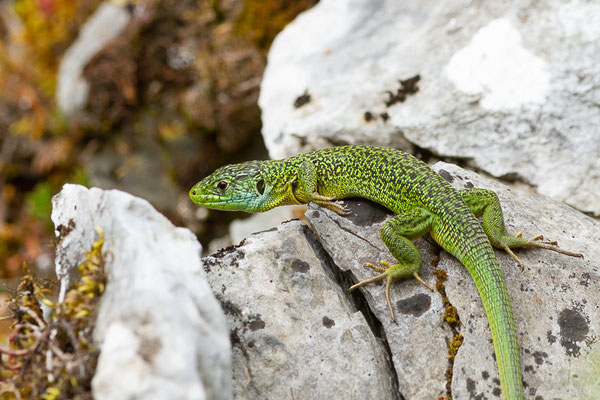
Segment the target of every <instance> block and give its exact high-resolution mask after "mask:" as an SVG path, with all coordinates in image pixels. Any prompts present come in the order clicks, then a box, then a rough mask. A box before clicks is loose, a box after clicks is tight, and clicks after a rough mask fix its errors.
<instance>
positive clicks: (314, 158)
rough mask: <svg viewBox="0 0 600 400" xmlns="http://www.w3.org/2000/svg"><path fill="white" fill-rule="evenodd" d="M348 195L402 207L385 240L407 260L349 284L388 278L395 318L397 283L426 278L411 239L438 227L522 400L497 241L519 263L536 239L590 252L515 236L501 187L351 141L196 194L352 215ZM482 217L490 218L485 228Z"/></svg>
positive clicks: (258, 165) (234, 173)
mask: <svg viewBox="0 0 600 400" xmlns="http://www.w3.org/2000/svg"><path fill="white" fill-rule="evenodd" d="M349 197H362V198H366V199H369V200H371V201H374V202H376V203H379V204H381V205H383V206H385V207H387V208H388V209H390V210H392V211H393V212H394V213H396V214H397V215H396V216H395V217H393V218H391V219H390V220H388V221H387V222H386V223H385V224H384V226H383V228H382V230H381V237H382V239H383V241H384V243H385V244H386V246H387V247H388V249H389V250H390V252H391V253H392V255H393V256H394V257H395V258H396V259H397V260H398V262H399V263H398V264H395V265H390V264H388V263H386V262H383V261H382V262H380V263H381V264H382V267H378V266H374V265H372V264H368V265H367V266H368V267H370V268H372V269H374V270H376V271H378V272H380V274H379V275H377V276H375V277H373V278H371V279H368V280H366V281H363V282H360V283H358V284H356V285H354V286H353V287H351V288H350V290H353V289H355V288H357V287H360V286H363V285H366V284H368V283H371V282H374V281H377V280H380V279H386V280H387V285H386V298H387V302H388V307H389V309H390V313H391V315H392V319H395V317H394V311H393V308H392V304H391V301H390V297H389V288H390V284H391V282H392V281H394V280H396V279H401V278H405V277H410V276H414V277H416V278H418V279H419V280H420V278H419V276H418V272H419V270H420V268H421V263H422V261H421V256H420V254H419V252H418V250H417V248H416V247H415V245H414V244H413V243H412V240H414V239H416V238H419V237H421V236H423V235H425V234H426V233H429V234H431V236H432V237H433V238H434V239H435V241H436V242H438V243H439V244H440V246H442V247H443V248H444V250H446V251H447V252H449V253H450V254H452V255H453V256H455V257H456V258H458V259H459V260H460V261H461V262H462V263H463V264H464V265H465V267H466V268H467V270H468V271H469V273H470V274H471V277H472V278H473V280H474V281H475V286H476V287H477V290H478V291H479V295H480V297H481V300H482V302H483V306H484V308H485V311H486V313H487V317H488V321H489V325H490V329H491V332H492V339H493V343H494V349H495V352H496V360H497V363H498V370H499V374H500V384H501V387H502V398H503V399H511V400H513V399H522V398H523V385H522V378H521V367H520V360H519V346H518V343H517V335H516V332H515V324H514V319H513V314H512V309H511V305H510V298H509V296H508V291H507V288H506V284H505V282H504V278H503V275H502V272H501V270H500V267H499V265H498V261H497V260H496V256H495V254H494V250H493V249H492V246H491V245H494V246H495V247H498V248H501V249H504V250H506V251H508V252H509V253H510V254H511V255H512V256H513V257H515V259H516V260H517V261H519V260H518V258H516V256H515V255H514V253H512V251H511V250H510V249H511V248H517V247H527V246H534V247H542V248H546V249H550V250H554V251H557V252H560V253H563V254H567V255H571V256H576V257H581V255H580V254H576V253H570V252H567V251H564V250H561V249H559V248H558V247H556V246H555V244H556V243H555V242H541V241H538V239H541V237H536V238H533V239H523V238H521V237H520V236H508V235H506V231H505V228H504V218H503V215H502V210H501V208H500V203H499V201H498V197H497V196H496V194H495V193H494V192H491V191H489V190H483V189H466V190H461V191H457V190H455V189H454V188H452V187H451V186H450V185H449V184H448V183H447V182H446V181H445V180H444V179H443V178H441V177H440V176H439V175H438V174H436V173H435V172H434V171H433V170H432V169H431V168H429V166H427V164H425V163H423V162H422V161H420V160H418V159H416V158H415V157H413V156H411V155H410V154H406V153H404V152H402V151H399V150H395V149H389V148H377V147H370V146H343V147H336V148H330V149H325V150H318V151H314V152H312V153H307V154H301V155H297V156H295V157H291V158H287V159H284V160H269V161H250V162H246V163H242V164H236V165H227V166H224V167H221V168H219V169H217V170H216V171H215V172H214V173H213V174H211V175H210V176H208V177H207V178H205V179H203V180H202V181H201V182H199V183H198V184H196V185H195V186H194V187H193V188H192V189H191V190H190V198H191V199H192V200H193V201H194V202H195V203H196V204H198V205H201V206H205V207H208V208H212V209H217V210H240V211H247V212H261V211H267V210H270V209H272V208H274V207H277V206H280V205H290V204H305V203H308V202H311V201H312V202H314V203H316V204H319V205H321V206H323V207H327V208H329V209H331V210H333V211H335V212H337V213H339V214H341V215H343V214H345V213H346V209H345V208H344V207H343V206H342V205H341V204H339V203H337V202H336V201H335V200H338V199H343V198H349ZM478 216H483V228H482V225H481V224H480V223H479V221H478V220H477V218H476V217H478ZM490 243H491V245H490ZM519 264H521V262H520V261H519ZM521 265H522V264H521ZM421 282H422V281H421Z"/></svg>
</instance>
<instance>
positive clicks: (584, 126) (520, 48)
mask: <svg viewBox="0 0 600 400" xmlns="http://www.w3.org/2000/svg"><path fill="white" fill-rule="evenodd" d="M599 18H600V4H598V2H595V1H572V2H564V1H559V0H551V1H546V2H542V3H535V4H533V3H523V2H517V1H512V2H505V1H491V2H486V3H485V5H481V4H479V3H477V4H475V3H470V2H465V1H461V0H451V1H446V2H443V3H439V2H434V1H420V2H415V3H406V2H398V1H396V0H335V1H333V0H323V1H321V2H319V4H318V5H316V6H315V7H314V8H312V9H310V10H308V11H306V12H304V13H303V14H301V15H300V16H298V17H297V18H296V20H295V21H294V22H293V23H291V24H289V25H288V26H287V28H286V29H285V30H284V31H283V32H282V33H280V34H279V36H278V37H277V38H276V40H275V41H274V43H273V45H272V47H271V50H270V53H269V59H268V64H267V69H266V71H265V76H264V81H263V83H262V87H261V95H260V100H259V104H260V106H261V108H262V111H263V114H262V115H263V135H264V138H265V143H266V145H267V147H268V149H269V152H270V155H271V157H273V158H281V157H287V156H290V155H294V154H297V153H298V152H306V151H310V150H314V149H316V148H321V147H327V146H331V145H339V144H348V143H349V144H375V145H386V146H393V147H397V148H404V149H409V148H410V146H411V144H414V145H417V146H419V147H421V148H425V149H428V150H429V151H431V152H433V153H435V154H437V155H439V156H442V157H460V158H465V159H470V160H472V162H473V163H474V164H475V165H476V166H477V167H479V168H481V169H483V170H485V171H486V172H488V173H490V174H492V175H494V176H496V177H507V178H510V179H516V180H519V181H522V182H525V183H528V184H531V185H534V186H537V188H538V190H539V192H540V193H542V194H545V195H548V196H550V197H553V198H554V199H556V200H559V201H563V202H566V203H568V204H570V205H572V206H574V207H576V208H578V209H580V210H582V211H586V212H592V213H594V214H596V215H600V172H598V171H600V161H599V160H600V159H599V158H598V154H599V153H600V130H599V129H600V128H599V126H600V113H599V112H598V110H599V104H600V70H599V69H600V67H599V64H598V63H597V54H599V53H600V29H598V24H597V21H598V19H599ZM416 75H420V78H421V79H420V81H419V82H418V84H417V86H416V87H412V88H411V87H410V86H411V84H410V82H404V85H401V84H400V83H399V80H406V79H407V78H410V77H413V76H416ZM415 90H416V92H415ZM386 92H387V93H386Z"/></svg>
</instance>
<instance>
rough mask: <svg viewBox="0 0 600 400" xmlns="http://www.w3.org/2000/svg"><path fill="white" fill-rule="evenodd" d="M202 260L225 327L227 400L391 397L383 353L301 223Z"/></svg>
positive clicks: (256, 236) (394, 392)
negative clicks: (229, 367) (229, 352)
mask: <svg viewBox="0 0 600 400" xmlns="http://www.w3.org/2000/svg"><path fill="white" fill-rule="evenodd" d="M203 263H204V268H205V270H206V271H207V276H208V279H209V282H210V284H211V286H212V288H213V290H214V292H215V293H216V296H217V298H218V299H219V301H220V302H221V304H222V305H223V308H224V310H225V314H226V317H227V322H228V325H229V329H230V334H231V340H232V344H233V393H234V397H235V398H239V399H264V398H271V399H283V398H297V399H334V398H346V399H396V398H398V397H397V393H398V392H397V388H395V389H394V372H393V370H390V365H389V364H388V362H387V361H386V354H387V353H386V348H385V346H384V345H383V344H382V343H381V341H380V340H378V339H377V338H376V337H375V336H374V335H373V333H372V331H371V329H370V328H369V325H368V324H367V322H366V320H365V318H364V316H363V315H362V314H361V313H360V312H358V311H357V310H356V308H355V306H354V304H353V302H352V301H351V298H350V296H348V293H347V292H346V290H345V286H343V285H342V286H340V284H339V283H338V282H337V280H336V277H335V276H334V273H333V271H332V270H331V265H330V263H329V261H328V257H327V255H326V254H325V253H324V251H323V249H322V248H321V246H320V245H319V242H318V241H317V240H316V238H315V237H314V235H313V234H312V233H311V232H310V230H309V229H308V227H307V226H306V225H305V224H304V223H303V222H300V221H291V222H287V223H284V224H282V225H280V226H279V227H278V228H273V229H271V230H269V231H265V232H261V233H258V234H254V235H251V236H250V237H249V238H248V239H246V240H245V241H243V242H242V243H241V244H240V245H239V246H235V247H230V248H228V249H225V250H222V251H220V252H218V253H216V254H214V255H212V256H208V257H205V258H204V259H203Z"/></svg>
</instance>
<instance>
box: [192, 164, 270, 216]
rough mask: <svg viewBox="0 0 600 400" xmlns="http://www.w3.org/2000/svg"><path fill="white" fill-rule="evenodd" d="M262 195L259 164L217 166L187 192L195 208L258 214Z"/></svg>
mask: <svg viewBox="0 0 600 400" xmlns="http://www.w3.org/2000/svg"><path fill="white" fill-rule="evenodd" d="M264 194H265V179H264V177H263V173H262V168H261V162H259V161H249V162H245V163H241V164H233V165H226V166H224V167H221V168H219V169H217V170H216V171H215V172H213V173H212V174H211V175H209V176H207V177H206V178H204V179H203V180H201V181H200V182H198V183H197V184H196V185H194V187H193V188H192V189H191V190H190V198H191V199H192V201H193V202H194V203H196V204H198V205H199V206H203V207H207V208H212V209H214V210H226V211H247V212H257V211H262V210H263V208H264V206H263V203H264Z"/></svg>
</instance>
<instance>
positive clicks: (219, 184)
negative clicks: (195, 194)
mask: <svg viewBox="0 0 600 400" xmlns="http://www.w3.org/2000/svg"><path fill="white" fill-rule="evenodd" d="M228 186H229V182H227V181H219V182H217V189H218V190H219V191H220V192H224V191H225V189H227V187H228Z"/></svg>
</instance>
